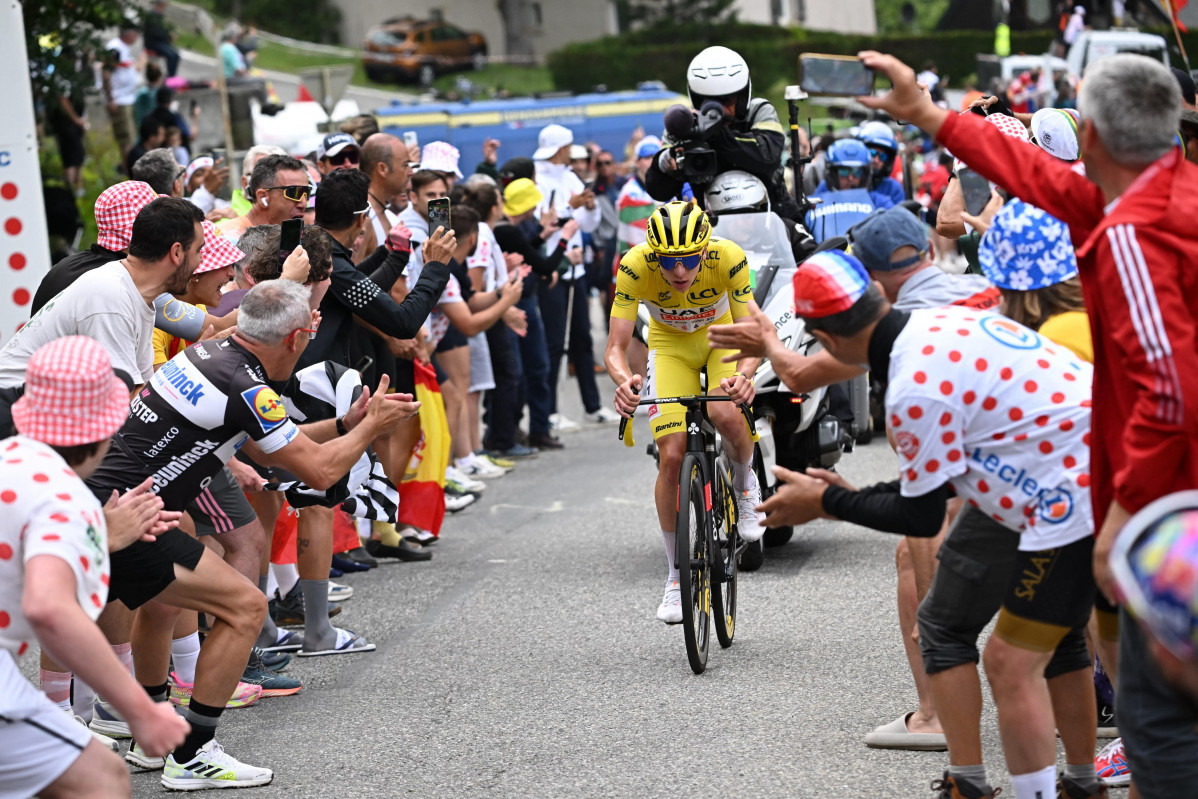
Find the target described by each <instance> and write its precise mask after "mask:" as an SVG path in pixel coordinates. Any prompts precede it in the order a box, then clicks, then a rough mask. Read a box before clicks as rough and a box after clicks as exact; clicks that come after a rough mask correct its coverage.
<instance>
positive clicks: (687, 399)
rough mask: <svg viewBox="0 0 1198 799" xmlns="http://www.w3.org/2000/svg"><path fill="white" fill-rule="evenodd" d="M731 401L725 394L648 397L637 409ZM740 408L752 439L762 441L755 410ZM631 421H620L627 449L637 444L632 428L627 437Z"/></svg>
mask: <svg viewBox="0 0 1198 799" xmlns="http://www.w3.org/2000/svg"><path fill="white" fill-rule="evenodd" d="M731 401H732V398H731V397H728V396H725V395H723V394H692V395H689V396H682V397H646V398H644V399H642V400H640V401H639V402H637V407H640V406H642V405H672V404H678V405H684V406H689V405H698V404H700V403H704V402H731ZM739 408H740V412H741V414H742V415H743V416H744V417H745V424H746V425H748V426H749V435H750V437H751V438H752V439H753V441H758V440H760V438H761V436H759V435H758V433H757V427H756V426H755V425H754V424H753V410H752V408H750V407H749V403H747V402H742V403H741V404H740V405H739ZM631 421H632V419H631V418H628V419H624V418H621V419H620V440H621V441H623V442H624V446H626V447H634V446H636V442H635V441H634V440H633V437H632V430H631V429H630V428H629V429H628V430H627V436H625V429H626V428H628V427H629V422H631Z"/></svg>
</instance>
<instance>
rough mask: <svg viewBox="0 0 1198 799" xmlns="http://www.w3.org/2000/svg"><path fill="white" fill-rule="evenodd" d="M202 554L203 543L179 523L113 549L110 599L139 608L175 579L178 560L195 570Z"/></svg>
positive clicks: (110, 556)
mask: <svg viewBox="0 0 1198 799" xmlns="http://www.w3.org/2000/svg"><path fill="white" fill-rule="evenodd" d="M203 554H204V545H203V544H201V543H200V542H199V541H197V540H195V539H194V538H192V537H191V536H189V535H188V534H187V533H185V532H183V531H182V530H180V529H179V528H177V527H176V528H174V529H173V530H167V531H166V532H165V533H163V534H162V535H160V536H158V540H157V541H154V542H153V543H150V542H147V541H137V542H136V543H134V544H131V545H130V546H128V547H125V548H124V549H122V550H119V551H117V552H113V553H112V554H111V555H109V562H110V564H111V566H112V572H111V576H110V582H109V585H108V601H109V602H111V601H113V600H114V599H119V600H121V601H122V602H124V603H125V607H127V608H129V609H130V610H133V609H134V608H139V607H141V606H142V605H144V604H146V603H147V602H149V601H150V600H151V599H153V598H154V597H156V596H158V595H159V594H161V593H162V592H163V591H164V590H166V587H167V586H168V585H170V584H171V583H173V582H174V581H175V564H176V563H178V564H179V565H180V566H182V567H183V568H185V569H187V570H188V571H195V568H196V566H198V565H199V563H200V558H201V557H202V556H203Z"/></svg>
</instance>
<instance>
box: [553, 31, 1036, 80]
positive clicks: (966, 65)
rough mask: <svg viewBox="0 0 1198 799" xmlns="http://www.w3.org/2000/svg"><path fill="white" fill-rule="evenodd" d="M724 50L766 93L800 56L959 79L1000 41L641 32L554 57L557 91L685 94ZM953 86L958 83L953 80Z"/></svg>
mask: <svg viewBox="0 0 1198 799" xmlns="http://www.w3.org/2000/svg"><path fill="white" fill-rule="evenodd" d="M1051 41H1052V32H1051V31H1019V32H1015V33H1012V34H1011V52H1014V53H1018V52H1026V53H1043V52H1044V51H1045V50H1047V49H1048V45H1049V43H1050V42H1051ZM711 44H722V45H724V46H725V47H731V48H732V49H733V50H736V51H737V52H739V53H740V54H741V55H742V56H744V58H745V60H746V61H747V62H748V64H749V68H750V69H751V70H752V73H753V82H754V83H755V84H757V85H758V86H761V87H766V86H771V85H773V84H774V83H776V82H778V81H780V80H782V81H786V82H794V81H795V80H796V79H797V77H798V58H799V54H800V53H831V54H836V55H855V54H856V53H858V52H859V51H861V50H870V49H873V50H881V51H883V52H887V53H891V54H893V55H895V56H897V57H899V58H901V59H902V60H903V61H905V62H906V63H908V64H910V65H911V66H913V67H916V68H919V67H921V66H922V65H923V63H924V62H925V61H927V60H929V59H931V60H933V61H935V62H936V64H937V65H938V66H939V68H940V72H941V74H942V75H949V76H957V77H958V78H960V77H963V76H966V75H970V74H973V73H974V72H975V71H976V66H975V58H976V56H977V54H978V53H990V52H993V49H994V35H993V34H992V33H990V32H986V31H944V32H939V33H934V34H923V35H917V36H915V35H906V36H860V35H847V34H840V33H831V32H825V31H809V30H803V29H796V28H781V27H773V26H767V25H745V24H738V25H723V26H719V27H716V28H712V27H704V26H694V27H687V28H683V29H676V28H674V29H670V30H669V31H668V35H667V31H663V30H658V31H635V32H633V33H629V34H626V35H624V36H608V37H605V38H602V39H597V40H595V41H591V42H581V43H578V44H571V45H567V46H565V47H563V48H561V49H559V50H555V51H554V52H552V53H550V54H549V56H548V59H547V63H548V66H549V70H550V72H551V73H552V75H553V80H554V83H555V85H556V86H557V87H558V88H559V89H567V90H570V91H575V92H584V91H590V90H591V89H592V88H593V87H595V86H597V85H599V84H604V85H606V86H607V88H608V89H609V90H612V91H615V90H618V89H631V88H635V87H636V84H637V83H639V82H641V81H645V80H660V81H662V82H664V83H665V84H666V85H667V86H668V87H670V88H671V89H673V90H675V91H685V90H686V67H687V65H688V64H690V61H691V59H692V58H694V56H695V54H696V53H698V52H699V51H700V50H701V49H703V48H704V47H707V46H708V45H711ZM954 85H957V84H956V82H955V81H954Z"/></svg>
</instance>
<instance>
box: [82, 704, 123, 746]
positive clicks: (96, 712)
mask: <svg viewBox="0 0 1198 799" xmlns="http://www.w3.org/2000/svg"><path fill="white" fill-rule="evenodd" d="M87 726H88V728H89V729H90V730H91V731H92V732H98V733H100V734H101V735H107V736H110V737H112V738H132V737H133V734H132V733H131V732H129V725H128V724H126V723H125V720H124V719H123V718H121V714H120V713H117V712H116V708H114V707H113V706H112V705H110V704H108V703H107V702H105V701H104V700H103V699H101V698H100V697H98V696H97V697H96V703H95V704H94V705H93V706H92V720H91V722H90V723H89V724H88V725H87Z"/></svg>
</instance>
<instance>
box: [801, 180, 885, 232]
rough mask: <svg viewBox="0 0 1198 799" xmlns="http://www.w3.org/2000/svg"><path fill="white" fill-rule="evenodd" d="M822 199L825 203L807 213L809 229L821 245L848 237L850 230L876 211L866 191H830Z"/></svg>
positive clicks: (822, 195) (821, 196)
mask: <svg viewBox="0 0 1198 799" xmlns="http://www.w3.org/2000/svg"><path fill="white" fill-rule="evenodd" d="M820 198H821V199H822V200H823V202H821V203H820V204H819V205H817V206H815V208H813V209H812V210H811V211H808V212H807V229H808V230H809V231H811V235H812V236H813V237H814V238H815V240H816V241H817V242H819V243H823V241H824V239H829V238H831V237H833V236H844V235H846V234H847V233H848V232H849V228H851V227H852V226H853V225H855V224H857V223H858V222H860V221H861V220H862V219H864V218H865V217H867V216H869V215H870V214H871V213H873V211H874V201H873V198H871V197H870V196H869V192H868V191H867V190H866V189H845V190H844V191H830V192H827V193H826V194H821V195H820Z"/></svg>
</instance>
